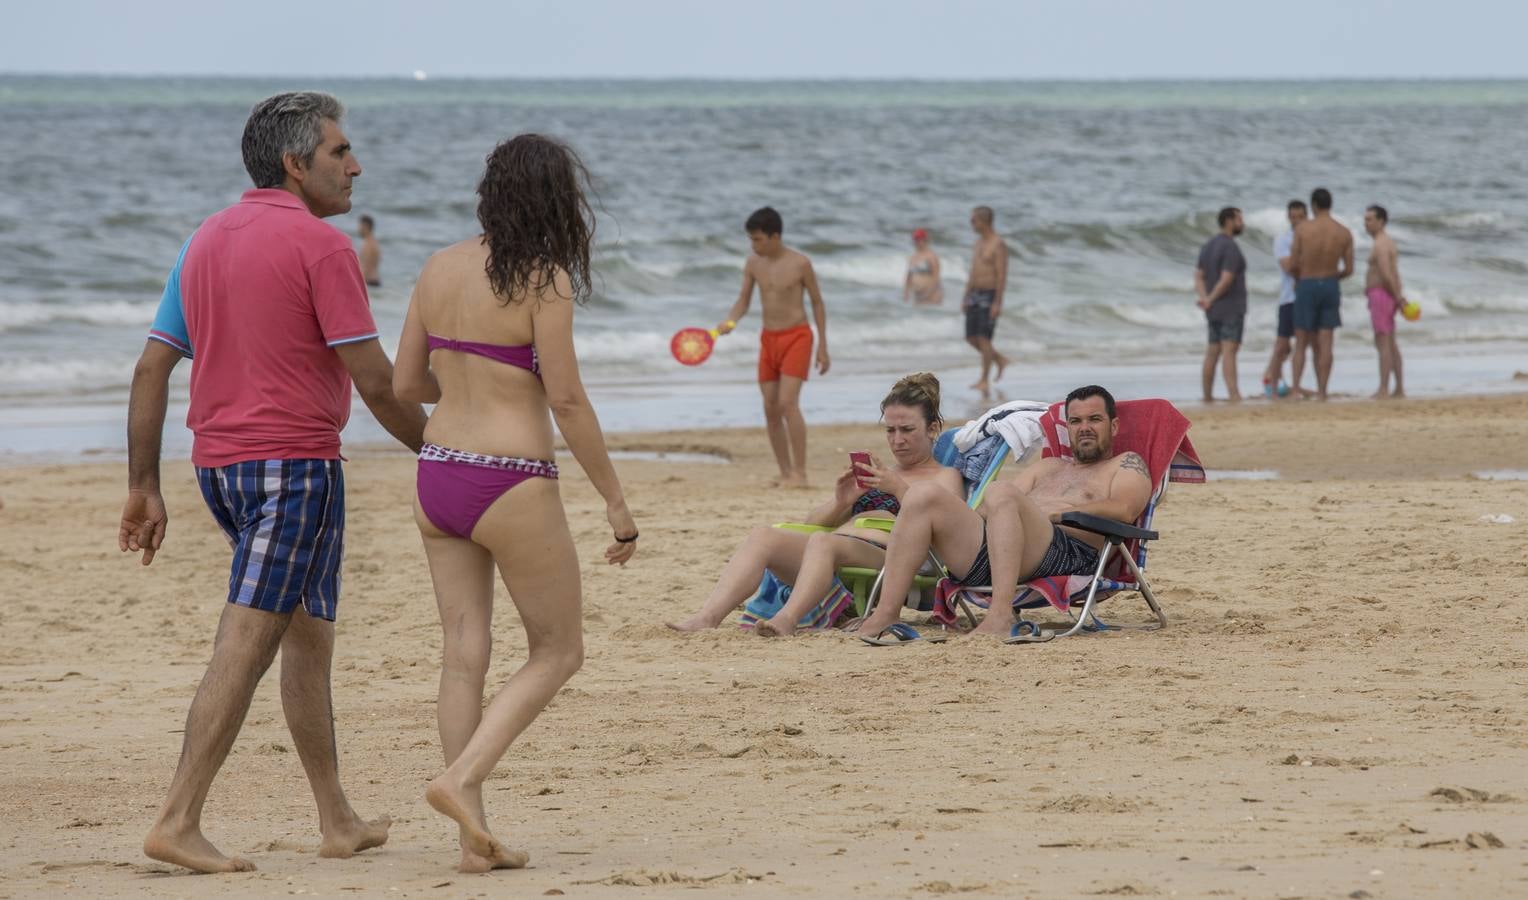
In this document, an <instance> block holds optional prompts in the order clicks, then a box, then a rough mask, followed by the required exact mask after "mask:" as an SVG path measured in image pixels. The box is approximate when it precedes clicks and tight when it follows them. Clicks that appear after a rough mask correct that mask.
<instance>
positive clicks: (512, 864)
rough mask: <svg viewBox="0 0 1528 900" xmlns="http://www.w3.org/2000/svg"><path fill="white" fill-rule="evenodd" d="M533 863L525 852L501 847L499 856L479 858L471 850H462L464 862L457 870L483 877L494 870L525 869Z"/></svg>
mask: <svg viewBox="0 0 1528 900" xmlns="http://www.w3.org/2000/svg"><path fill="white" fill-rule="evenodd" d="M530 861H531V855H530V854H529V853H526V852H525V851H524V850H511V849H509V848H508V847H504V846H502V845H500V849H499V853H498V855H497V856H492V857H488V856H478V855H477V854H476V853H473V852H472V851H471V850H468V849H466V848H465V847H464V848H462V862H461V865H459V866H457V870H458V871H461V872H465V873H467V874H469V875H481V874H483V873H484V872H492V871H493V870H494V869H523V868H525V866H526V864H527V863H529V862H530Z"/></svg>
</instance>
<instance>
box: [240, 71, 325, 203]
mask: <svg viewBox="0 0 1528 900" xmlns="http://www.w3.org/2000/svg"><path fill="white" fill-rule="evenodd" d="M344 117H345V106H344V104H342V103H340V101H339V100H338V99H336V98H335V97H334V95H333V94H325V93H322V92H319V91H293V92H291V93H287V94H277V95H275V96H274V97H266V98H265V99H264V100H261V101H260V102H259V103H256V104H255V108H254V109H252V110H250V111H249V121H248V122H245V123H244V141H243V144H242V150H243V153H244V169H245V171H247V172H249V177H250V180H252V181H253V182H254V183H255V187H257V188H271V187H280V186H281V185H282V183H283V182H285V181H286V167H285V166H284V165H283V164H282V158H283V157H284V156H285V155H286V154H288V153H290V154H292V155H293V156H296V157H297V158H298V159H300V160H302V162H303V164H304V165H312V164H313V155H314V154H315V153H317V152H318V145H319V144H320V143H321V142H322V141H323V135H324V120H325V119H332V120H333V121H335V122H338V121H340V120H341V119H343V118H344Z"/></svg>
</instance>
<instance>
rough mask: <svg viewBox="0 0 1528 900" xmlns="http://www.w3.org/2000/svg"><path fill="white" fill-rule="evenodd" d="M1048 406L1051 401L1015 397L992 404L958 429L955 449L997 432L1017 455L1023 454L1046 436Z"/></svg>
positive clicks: (968, 446)
mask: <svg viewBox="0 0 1528 900" xmlns="http://www.w3.org/2000/svg"><path fill="white" fill-rule="evenodd" d="M1047 409H1050V404H1049V403H1041V402H1040V401H1038V400H1013V401H1010V402H1008V403H1004V404H1003V405H1002V406H997V407H993V408H992V409H989V410H987V411H986V412H985V413H983V414H982V415H981V417H980V418H977V419H974V420H972V421H970V422H967V423H966V424H965V425H963V426H962V427H961V429H960V430H959V431H957V432H955V449H957V450H959V451H960V452H962V453H964V452H966V451H967V450H970V449H971V448H972V447H974V446H976V445H977V444H978V443H980V442H981V440H982V439H983V438H985V437H988V436H990V435H994V434H995V435H1000V436H1001V437H1002V438H1003V440H1004V441H1005V442H1007V444H1008V449H1009V450H1010V451H1011V452H1012V453H1013V455H1014V458H1016V459H1018V458H1022V457H1023V456H1024V454H1025V453H1026V452H1027V451H1028V450H1029V448H1031V447H1034V446H1037V445H1039V444H1040V442H1041V441H1043V440H1044V439H1045V434H1044V432H1043V431H1042V430H1041V428H1040V417H1041V416H1043V415H1045V411H1046V410H1047Z"/></svg>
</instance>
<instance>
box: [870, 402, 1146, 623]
mask: <svg viewBox="0 0 1528 900" xmlns="http://www.w3.org/2000/svg"><path fill="white" fill-rule="evenodd" d="M1064 409H1065V411H1066V430H1067V434H1068V435H1070V437H1071V444H1072V458H1071V459H1063V458H1059V457H1058V458H1050V459H1042V460H1040V461H1039V462H1037V463H1035V464H1033V465H1031V466H1028V467H1027V468H1025V469H1024V471H1022V472H1020V473H1019V474H1018V475H1016V476H1015V477H1014V478H1012V479H1011V480H1009V481H1006V482H1003V483H1001V484H995V485H993V486H992V487H991V488H989V489H988V491H987V495H986V498H985V499H984V500H983V501H982V505H981V509H980V511H977V510H972V509H971V508H970V507H968V506H966V504H965V502H964V501H962V500H961V499H960V498H959V497H957V496H955V495H953V494H950V492H949V491H948V490H944V491H943V493H944V495H945V496H940V491H938V490H928V489H926V488H927V487H928V486H926V485H921V484H920V485H913V486H912V487H910V488H908V490H907V496H906V497H905V498H904V499H903V501H902V512H901V513H900V514H899V515H898V516H897V524H896V525H895V526H894V527H893V528H892V531H891V541H890V543H889V544H888V545H887V547H886V574H885V581H884V582H883V583H882V585H881V597H883V598H885V597H905V596H907V592H908V590H909V589H910V588H911V587H912V581H913V576H914V575H916V574H917V572H918V568H919V567H920V566H921V565H922V564H923V561H924V560H925V559H927V558H928V551H929V548H930V547H932V548H933V549H934V551H935V552H936V553H938V554H939V558H940V559H942V560H944V562H945V564H946V565H947V566H948V567H949V570H950V573H951V574H952V575H956V573H963V574H960V575H958V576H957V577H958V579H959V581H960V583H961V584H965V585H971V586H973V587H976V586H985V585H992V586H993V592H992V597H993V602H992V607H991V609H989V610H988V611H987V616H986V618H985V619H983V620H982V623H981V625H980V626H978V627H977V629H976V630H975V631H974V632H972V633H973V634H984V635H992V636H996V637H1003V638H1006V637H1008V636H1009V634H1010V632H1011V631H1012V629H1013V626H1014V613H1013V606H1012V599H1013V597H1014V596H1015V595H1016V594H1018V592H1019V585H1020V584H1021V583H1023V582H1025V581H1029V580H1031V579H1034V578H1045V577H1050V576H1054V575H1082V574H1087V575H1091V574H1092V573H1093V570H1094V569H1095V568H1097V566H1098V554H1099V551H1100V550H1101V549H1102V548H1103V544H1104V539H1103V538H1102V537H1101V536H1099V535H1096V534H1092V533H1091V532H1086V531H1079V530H1077V529H1073V528H1067V527H1065V526H1061V525H1057V524H1056V523H1057V522H1058V521H1059V520H1060V518H1061V514H1062V513H1067V512H1084V513H1089V514H1091V515H1095V516H1103V517H1105V518H1109V519H1114V520H1115V521H1119V522H1134V521H1135V520H1136V519H1137V518H1138V517H1139V516H1140V514H1141V510H1143V509H1145V508H1146V504H1147V502H1148V501H1150V499H1151V475H1150V473H1149V471H1148V470H1147V468H1146V461H1145V460H1144V459H1142V458H1141V456H1140V454H1138V453H1123V454H1120V455H1119V456H1115V455H1114V452H1113V447H1114V436H1115V434H1116V433H1118V431H1119V418H1118V417H1117V416H1116V415H1115V410H1114V397H1113V396H1112V395H1111V394H1110V393H1109V392H1108V391H1107V390H1105V389H1103V388H1101V387H1099V386H1098V385H1091V384H1090V385H1088V386H1086V387H1080V388H1078V389H1077V390H1075V391H1072V392H1071V393H1070V394H1068V395H1067V397H1066V405H1065V407H1064ZM998 598H1003V599H1002V600H999V599H998ZM901 614H902V605H901V604H900V603H896V602H884V601H883V602H882V603H880V604H879V605H877V606H876V608H875V609H874V610H872V611H871V613H870V615H868V616H866V617H865V621H864V622H862V623H861V624H860V627H859V633H860V634H862V635H869V636H880V634H881V632H882V631H884V630H885V629H886V628H887V627H889V626H891V625H893V624H895V623H896V621H897V619H898V618H899V617H900V616H901Z"/></svg>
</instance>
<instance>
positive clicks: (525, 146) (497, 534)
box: [393, 134, 637, 872]
mask: <svg viewBox="0 0 1528 900" xmlns="http://www.w3.org/2000/svg"><path fill="white" fill-rule="evenodd" d="M587 182H588V172H587V170H585V169H584V166H583V163H582V162H580V161H579V159H578V157H577V155H576V154H574V153H573V151H572V150H571V149H570V148H568V147H567V146H565V145H563V144H561V143H559V142H558V141H555V140H552V139H550V138H546V137H542V136H539V135H534V134H523V135H520V136H519V137H516V138H514V139H512V140H509V141H505V142H504V143H502V144H500V145H499V146H498V147H496V148H494V151H493V152H492V153H491V154H489V156H488V161H487V169H486V171H485V172H484V173H483V178H482V181H480V182H479V183H478V197H479V201H478V221H479V222H480V223H481V224H482V227H483V233H482V235H480V236H478V237H473V238H469V239H467V240H464V241H461V242H460V243H457V244H453V245H451V246H450V247H447V248H445V249H444V250H441V251H440V252H438V253H436V254H435V255H434V256H432V257H430V259H429V261H428V262H426V263H425V266H424V271H423V272H421V273H420V275H419V281H418V283H417V284H416V285H415V287H414V296H413V298H412V300H411V301H410V303H409V311H408V318H407V319H406V320H405V322H404V325H403V335H402V337H401V338H400V340H399V343H398V359H397V364H396V367H395V369H394V371H393V390H394V392H395V393H397V395H398V396H399V397H402V398H407V399H409V400H413V401H418V402H422V403H434V404H435V410H434V412H433V413H432V414H431V416H430V421H429V424H428V425H426V426H425V431H424V439H425V442H426V443H425V445H424V449H423V450H422V451H421V452H420V454H419V475H418V492H417V498H416V501H415V505H414V519H415V521H416V522H417V523H418V524H419V531H420V534H421V535H422V536H423V538H424V549H425V556H426V557H428V559H429V563H430V577H431V579H432V580H433V581H434V584H435V596H436V600H437V602H438V604H439V606H440V622H441V627H442V628H443V629H444V632H445V646H444V661H443V664H442V669H441V676H440V703H439V706H438V709H437V717H438V720H439V724H440V740H441V745H442V747H443V749H444V750H445V756H446V766H447V767H446V771H445V772H444V773H442V774H441V775H440V776H439V777H438V778H436V779H435V780H434V781H432V782H430V785H429V787H428V788H427V789H426V791H425V799H427V800H428V801H429V802H430V805H431V806H433V807H435V809H436V810H438V811H439V812H441V813H443V814H445V815H447V816H449V817H451V818H452V819H454V820H455V821H456V823H457V825H458V829H459V831H460V837H461V846H462V859H461V869H462V871H465V872H486V871H488V870H489V869H493V868H517V867H520V866H523V865H525V863H526V861H527V859H528V857H527V855H526V854H525V853H524V852H522V851H519V850H512V849H510V848H509V847H508V846H507V845H505V844H503V843H501V842H500V841H499V840H498V839H496V838H495V837H494V836H493V835H492V834H491V833H490V832H489V830H488V823H487V819H486V817H485V816H484V813H483V795H482V784H483V780H484V779H485V778H487V777H488V775H489V773H491V772H492V771H493V768H494V766H495V765H497V764H498V761H499V759H500V758H501V757H502V756H503V755H504V753H505V752H506V751H507V750H508V749H509V746H510V744H512V743H513V742H514V740H515V738H517V737H518V736H519V735H520V733H521V732H522V731H524V730H525V728H526V726H528V725H530V723H531V721H532V720H533V719H535V718H536V715H537V713H539V712H541V710H542V708H543V707H545V706H546V705H547V703H548V702H549V701H551V699H552V697H553V695H555V694H556V693H557V691H558V689H559V688H561V687H562V685H563V684H564V683H565V682H566V681H567V680H568V679H569V678H571V677H572V675H573V673H574V672H576V671H578V668H579V666H580V665H582V663H583V658H584V649H583V629H582V621H581V618H582V616H581V611H580V603H581V597H580V588H579V568H578V556H577V554H576V552H575V550H574V547H573V537H572V535H571V534H570V533H569V531H568V523H567V519H566V517H565V516H564V514H563V508H562V499H561V497H560V495H559V494H558V490H557V465H556V463H554V462H553V460H552V422H553V420H554V419H555V420H556V423H557V428H558V430H559V431H560V432H561V433H562V436H563V438H564V440H566V441H567V444H568V447H569V449H571V450H572V451H573V456H574V458H575V459H577V460H578V463H579V465H581V466H583V469H584V472H585V473H586V474H587V475H588V476H589V480H590V481H591V482H593V484H594V487H595V488H596V489H597V490H598V491H599V492H600V496H602V497H604V498H605V511H606V517H607V518H608V519H609V521H610V527H611V530H612V537H613V538H614V540H613V541H612V543H611V544H610V546H609V547H608V548H607V549H606V550H605V559H606V561H607V562H609V563H612V564H616V565H624V564H625V563H626V562H627V561H628V560H629V559H631V557H632V553H633V552H634V551H635V549H636V540H637V526H636V524H635V523H634V522H633V521H632V517H631V512H630V511H629V510H628V509H627V508H626V501H625V498H624V497H623V495H622V493H621V483H620V480H619V479H618V478H617V477H616V473H615V469H614V467H612V466H611V464H610V455H609V453H608V452H606V449H605V439H604V435H603V434H601V432H600V425H599V420H598V419H597V418H596V417H595V414H594V408H593V407H592V406H591V405H590V404H589V398H588V396H587V395H586V394H585V393H584V388H583V384H582V383H581V382H580V380H579V375H578V360H577V359H576V358H575V357H574V355H573V310H574V307H575V305H577V304H578V303H581V302H583V301H584V300H586V299H587V298H588V296H589V293H590V282H589V248H590V244H591V242H592V235H593V231H594V216H593V211H592V210H591V209H590V207H589V204H588V202H587V201H586V200H585V198H584V192H583V186H584V185H585V184H587ZM495 569H497V570H498V572H499V574H500V575H501V576H502V577H503V579H504V585H505V587H506V588H508V590H509V596H510V599H511V600H513V601H514V604H515V608H516V609H517V610H518V611H519V613H520V618H521V620H522V622H523V623H524V625H525V634H526V642H527V645H528V647H527V658H526V661H525V664H524V665H523V666H521V667H520V669H519V670H518V671H517V672H515V673H514V675H512V676H511V677H510V679H509V681H508V682H507V683H506V684H505V685H504V687H503V689H501V690H500V691H499V693H498V694H497V695H495V696H494V698H493V700H492V701H491V702H490V703H489V704H488V706H487V708H486V709H484V708H483V705H482V701H483V687H484V681H485V679H486V677H487V674H488V656H489V647H490V644H491V623H492V618H493V590H494V570H495Z"/></svg>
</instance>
